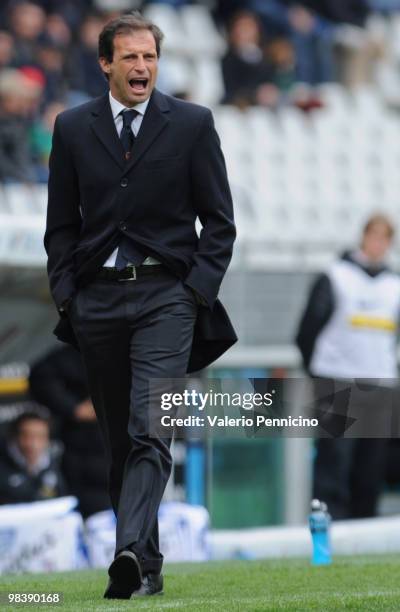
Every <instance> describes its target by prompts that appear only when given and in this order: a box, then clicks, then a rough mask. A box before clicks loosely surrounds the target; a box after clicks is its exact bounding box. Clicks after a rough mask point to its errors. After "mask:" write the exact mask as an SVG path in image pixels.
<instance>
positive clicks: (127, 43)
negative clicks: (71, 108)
mask: <svg viewBox="0 0 400 612" xmlns="http://www.w3.org/2000/svg"><path fill="white" fill-rule="evenodd" d="M100 65H101V68H102V70H103V71H104V72H106V73H107V74H108V76H109V84H110V90H111V94H112V95H113V97H114V98H115V99H116V100H118V101H119V102H121V104H124V105H125V106H127V107H130V106H134V105H135V104H139V103H140V102H144V101H145V100H147V99H148V98H149V97H150V94H151V92H152V91H153V89H154V86H155V83H156V79H157V71H158V57H157V50H156V41H155V40H154V36H153V34H152V33H151V32H150V31H149V30H138V31H137V32H130V33H124V34H117V36H115V38H114V54H113V59H112V62H108V61H107V60H106V59H105V58H104V57H101V58H100Z"/></svg>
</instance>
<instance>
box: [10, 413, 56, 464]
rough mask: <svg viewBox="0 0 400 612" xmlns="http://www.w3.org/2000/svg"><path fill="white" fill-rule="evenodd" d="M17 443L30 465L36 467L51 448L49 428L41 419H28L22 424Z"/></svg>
mask: <svg viewBox="0 0 400 612" xmlns="http://www.w3.org/2000/svg"><path fill="white" fill-rule="evenodd" d="M16 441H17V445H18V448H19V450H20V451H21V453H22V454H23V456H24V457H25V459H26V461H27V462H28V464H30V465H31V464H32V465H34V464H35V463H36V462H37V461H38V460H39V458H40V456H41V455H42V453H43V452H44V451H46V450H47V449H48V447H49V427H48V425H47V423H45V422H44V421H40V420H39V419H27V420H26V421H24V422H23V423H22V424H21V426H20V428H19V432H18V436H17V440H16Z"/></svg>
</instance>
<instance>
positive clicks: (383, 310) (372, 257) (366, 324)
mask: <svg viewBox="0 0 400 612" xmlns="http://www.w3.org/2000/svg"><path fill="white" fill-rule="evenodd" d="M393 234H394V228H393V226H392V224H391V222H390V221H389V220H387V219H386V218H385V217H384V216H382V215H376V216H373V217H371V218H370V219H369V220H368V222H367V224H366V226H365V228H364V232H363V237H362V243H361V246H360V248H359V249H357V250H355V251H353V252H350V253H346V254H345V255H344V256H343V257H342V258H341V259H340V260H338V261H336V262H335V263H334V264H333V265H332V267H331V268H330V270H329V271H328V272H327V273H326V274H323V275H321V276H320V277H319V278H318V279H317V280H316V282H315V284H314V286H313V288H312V290H311V293H310V296H309V299H308V303H307V306H306V309H305V311H304V314H303V317H302V320H301V323H300V328H299V332H298V335H297V339H296V340H297V345H298V347H299V349H300V351H301V354H302V357H303V362H304V366H305V368H306V369H307V371H308V372H309V373H310V375H311V376H312V377H314V390H315V397H316V402H317V411H318V413H319V414H321V416H320V418H319V421H320V425H322V427H323V430H324V431H325V433H326V432H328V433H330V434H331V435H333V436H337V437H334V439H331V438H327V437H320V438H319V439H318V440H317V455H316V459H315V463H314V489H313V496H314V497H316V498H318V499H321V500H323V501H325V502H326V503H327V504H328V507H329V511H330V513H331V514H332V516H333V518H335V519H347V518H362V517H368V516H374V515H375V514H376V508H377V501H378V496H379V493H380V492H381V489H382V486H383V482H384V476H385V468H386V465H385V464H386V448H387V439H386V438H385V437H383V436H382V437H381V438H373V437H371V432H370V431H368V433H367V437H365V438H363V439H358V438H351V437H346V438H344V437H343V433H344V430H343V429H342V425H343V422H344V421H345V419H346V412H343V414H342V409H343V410H345V409H346V405H347V404H346V401H347V400H346V397H352V396H353V391H354V397H355V398H356V397H358V398H360V397H361V398H362V405H361V406H360V408H361V411H362V412H361V414H363V415H364V418H365V419H366V420H365V424H366V425H367V424H368V422H372V423H373V422H375V423H376V421H372V417H374V418H375V419H378V423H379V425H385V423H384V422H383V420H384V419H387V417H388V414H387V412H386V411H385V409H386V407H389V408H391V406H392V405H395V404H394V398H395V395H394V393H395V391H394V388H395V386H396V385H397V378H398V371H397V354H396V353H397V346H396V344H397V330H398V323H399V320H400V278H399V277H398V275H397V274H395V273H393V272H391V271H390V270H389V269H388V268H387V266H386V265H385V263H384V259H385V256H386V254H387V251H388V249H389V247H390V245H391V243H392V240H393ZM336 381H337V382H338V383H344V389H345V392H344V393H342V395H341V394H338V393H336V394H335V393H334V392H333V391H332V390H334V389H338V388H340V384H338V385H336ZM357 381H364V383H365V384H367V383H368V391H371V393H367V392H364V393H361V394H360V392H358V393H357ZM352 385H353V388H352ZM328 391H329V392H328ZM374 392H375V393H374ZM358 401H360V399H359V400H358ZM367 415H370V417H371V419H370V421H367ZM341 417H342V418H341ZM379 418H381V422H380V421H379ZM364 427H365V426H364ZM377 431H378V428H377V427H376V429H374V431H373V434H375V435H378V434H377ZM386 435H388V434H387V431H386Z"/></svg>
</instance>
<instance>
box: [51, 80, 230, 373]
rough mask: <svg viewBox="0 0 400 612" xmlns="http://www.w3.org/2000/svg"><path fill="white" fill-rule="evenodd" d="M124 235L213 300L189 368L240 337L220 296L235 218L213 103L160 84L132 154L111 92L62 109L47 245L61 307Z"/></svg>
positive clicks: (64, 327)
mask: <svg viewBox="0 0 400 612" xmlns="http://www.w3.org/2000/svg"><path fill="white" fill-rule="evenodd" d="M197 217H198V218H199V219H200V222H201V224H202V231H201V233H200V236H199V237H198V236H197V233H196V231H195V221H196V218H197ZM123 234H125V235H127V236H129V237H130V238H131V239H132V240H134V241H135V242H136V243H137V244H138V246H139V247H140V249H141V250H142V251H143V252H144V253H146V254H147V255H151V256H153V257H155V258H157V259H158V260H159V261H161V262H162V263H163V264H165V265H166V266H167V267H168V268H169V269H170V270H171V271H172V272H173V273H174V274H176V275H177V276H178V277H179V278H181V279H182V280H183V281H184V282H185V283H186V284H187V285H189V286H190V287H192V288H193V289H195V290H196V291H197V292H198V293H199V294H200V295H201V296H203V298H204V299H205V300H206V302H207V305H208V307H204V306H201V307H199V309H198V317H197V322H196V326H195V332H194V339H193V346H192V354H191V357H190V360H189V367H188V372H190V371H195V370H198V369H200V368H202V367H205V366H206V365H208V364H209V363H211V362H212V361H213V360H215V359H216V358H217V357H218V356H219V355H221V354H222V353H223V352H224V351H225V350H227V349H228V348H229V347H230V346H232V344H234V342H236V340H237V337H236V334H235V332H234V330H233V327H232V325H231V323H230V321H229V318H228V316H227V314H226V311H225V309H224V307H223V306H222V304H221V302H220V301H219V300H218V299H217V295H218V290H219V287H220V284H221V281H222V279H223V276H224V274H225V272H226V269H227V267H228V265H229V262H230V259H231V255H232V247H233V242H234V239H235V226H234V221H233V207H232V198H231V194H230V190H229V185H228V181H227V175H226V168H225V162H224V158H223V154H222V151H221V148H220V142H219V138H218V135H217V133H216V131H215V128H214V124H213V118H212V114H211V112H210V111H209V110H208V109H206V108H204V107H201V106H198V105H195V104H191V103H188V102H183V101H181V100H177V99H175V98H172V97H170V96H166V95H164V94H162V93H161V92H159V91H157V90H154V91H153V93H152V95H151V99H150V102H149V105H148V107H147V110H146V113H145V116H144V118H143V122H142V125H141V128H140V131H139V134H138V136H137V138H136V139H135V144H134V147H133V152H132V156H131V159H130V160H129V161H126V160H125V159H124V151H123V148H122V144H121V142H120V140H119V137H118V134H117V131H116V128H115V124H114V120H113V117H112V113H111V107H110V103H109V96H108V93H107V94H106V95H103V96H101V97H100V98H96V99H95V100H92V101H90V102H87V103H86V104H83V105H81V106H78V107H76V108H73V109H70V110H67V111H65V112H63V113H61V114H60V115H58V117H57V120H56V123H55V127H54V135H53V147H52V152H51V156H50V177H49V199H48V209H47V225H46V233H45V237H44V245H45V248H46V251H47V254H48V265H47V268H48V274H49V282H50V290H51V293H52V296H53V299H54V301H55V303H56V305H57V308H58V309H59V310H60V307H61V305H62V303H63V302H64V301H65V300H66V299H68V298H70V297H72V296H73V295H74V293H75V292H76V291H77V290H78V289H79V287H82V286H84V285H85V284H87V283H89V282H90V280H92V279H93V277H94V276H95V274H96V272H97V271H98V270H99V269H100V268H101V266H102V265H103V264H104V262H105V261H106V259H107V257H108V256H109V255H110V254H111V253H112V252H113V250H114V249H115V247H116V246H117V245H118V243H119V240H120V238H121V235H123ZM60 315H61V320H60V322H59V324H58V325H57V327H56V329H55V330H54V333H55V335H56V336H57V337H58V338H59V339H60V340H63V341H65V342H69V343H71V344H75V346H76V339H75V338H74V335H73V331H72V328H71V326H70V324H69V321H68V318H67V317H65V316H63V314H62V312H61V311H60Z"/></svg>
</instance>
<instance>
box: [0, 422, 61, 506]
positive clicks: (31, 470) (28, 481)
mask: <svg viewBox="0 0 400 612" xmlns="http://www.w3.org/2000/svg"><path fill="white" fill-rule="evenodd" d="M59 455H60V451H59V449H57V448H56V447H54V446H53V445H51V443H50V426H49V421H48V419H47V418H46V417H45V416H43V415H42V414H40V413H39V412H33V411H32V412H25V413H24V414H22V415H20V416H19V417H17V419H15V421H13V423H12V424H11V428H10V437H9V442H8V444H7V445H6V447H5V448H4V449H2V451H1V452H0V503H1V504H17V503H23V502H33V501H39V500H44V499H50V498H53V497H61V496H63V495H66V494H67V489H66V486H65V483H64V480H63V477H62V475H61V472H60V468H59Z"/></svg>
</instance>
